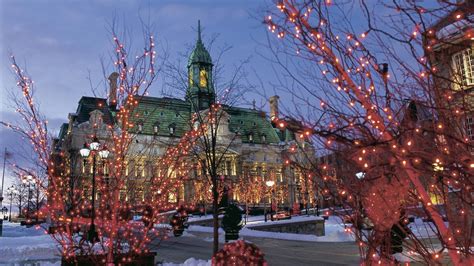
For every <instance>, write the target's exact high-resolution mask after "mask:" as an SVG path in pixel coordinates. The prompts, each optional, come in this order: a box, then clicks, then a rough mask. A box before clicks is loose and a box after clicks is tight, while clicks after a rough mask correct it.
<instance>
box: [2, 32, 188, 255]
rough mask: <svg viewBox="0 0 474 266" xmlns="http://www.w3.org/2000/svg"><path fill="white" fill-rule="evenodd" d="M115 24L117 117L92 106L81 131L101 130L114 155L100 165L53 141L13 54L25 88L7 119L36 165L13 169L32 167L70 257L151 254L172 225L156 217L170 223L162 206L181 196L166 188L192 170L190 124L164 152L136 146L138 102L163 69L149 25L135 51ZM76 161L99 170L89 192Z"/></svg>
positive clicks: (45, 211)
mask: <svg viewBox="0 0 474 266" xmlns="http://www.w3.org/2000/svg"><path fill="white" fill-rule="evenodd" d="M111 32H112V34H113V46H114V52H113V57H112V58H113V66H114V70H115V72H116V76H115V77H116V79H118V81H117V82H116V84H115V86H116V87H115V89H116V91H114V93H113V96H114V97H112V98H111V99H109V101H110V102H109V104H110V105H113V110H114V112H115V116H114V118H113V119H114V120H113V123H108V124H106V123H100V122H101V121H102V120H101V119H102V118H101V117H100V115H93V114H91V119H93V120H94V121H92V120H91V121H92V122H93V123H91V124H90V130H89V131H84V132H87V135H86V136H85V140H86V142H91V141H93V142H96V141H97V140H96V138H98V141H100V142H102V145H103V146H106V147H107V148H108V151H109V152H110V156H109V160H107V161H98V162H97V165H95V164H92V158H91V157H90V156H89V158H88V159H85V160H84V161H83V160H77V159H76V160H72V158H73V157H74V155H75V156H76V157H78V151H77V150H62V149H61V147H59V144H58V142H57V141H53V138H52V137H51V136H50V135H49V131H48V127H47V125H48V123H47V120H46V119H45V117H44V116H43V115H42V114H41V112H40V110H39V107H38V104H37V103H36V102H35V101H34V98H33V94H34V93H35V92H36V90H35V87H34V82H33V80H32V79H31V78H30V77H29V75H28V73H26V71H25V70H23V69H22V68H21V67H20V66H19V65H18V64H17V62H16V60H15V58H14V57H13V56H12V58H11V63H12V68H13V73H14V75H15V77H16V80H17V87H18V88H19V89H20V91H21V93H22V95H21V96H20V97H17V98H14V101H13V103H14V105H15V108H16V111H17V113H18V115H19V116H20V117H21V118H22V121H20V122H18V123H15V124H14V123H7V122H2V124H3V125H4V126H6V127H8V128H10V129H12V130H13V131H14V132H16V133H18V134H19V135H20V136H21V137H23V138H24V139H26V140H27V141H28V142H29V144H30V145H31V147H32V150H33V151H34V159H33V162H34V165H35V166H36V167H35V171H34V173H33V172H31V170H29V168H26V167H22V166H19V165H15V169H17V171H18V173H19V176H24V175H25V174H30V175H33V176H34V177H35V180H36V182H37V185H38V186H39V187H38V188H39V190H40V193H42V195H46V196H47V204H46V206H44V208H42V209H41V210H42V211H41V213H40V216H42V217H48V218H49V219H51V221H52V224H53V226H54V228H52V229H53V230H51V231H50V233H52V234H51V236H52V237H53V238H54V239H55V240H56V241H57V242H58V243H59V244H60V245H61V248H62V255H63V258H64V259H65V260H66V261H69V262H74V261H76V259H78V258H80V257H83V258H86V259H87V260H89V261H91V262H93V263H95V264H105V263H107V264H109V263H117V262H119V261H130V260H131V259H133V258H140V257H142V256H143V255H144V254H147V253H148V252H149V249H150V245H151V242H152V241H153V240H154V239H156V238H165V237H166V236H167V231H166V230H160V229H155V227H154V226H153V225H154V224H157V223H161V222H165V223H166V222H167V221H166V219H167V216H166V215H161V213H162V212H163V211H165V210H170V209H173V208H175V207H176V203H173V202H170V200H169V195H170V193H178V192H177V191H178V190H179V189H180V187H181V186H182V180H183V179H184V177H185V176H187V175H188V172H187V171H188V169H189V167H188V166H187V164H186V160H182V159H181V158H184V157H186V156H187V151H189V150H190V149H191V146H192V145H193V144H194V142H195V141H196V136H197V134H196V133H195V132H193V131H192V130H191V131H189V132H188V133H186V134H185V135H184V136H183V137H182V138H181V139H178V140H175V141H173V143H169V145H168V146H166V147H165V148H166V149H165V150H166V151H165V153H164V154H162V155H159V154H156V153H153V147H154V146H153V145H154V144H156V143H154V141H151V143H147V142H144V143H143V146H144V148H143V149H142V150H141V152H137V151H136V149H137V148H136V146H137V145H136V143H138V133H139V131H140V130H139V127H140V124H139V123H140V119H144V118H146V117H145V115H144V114H142V113H140V109H139V108H138V106H139V104H140V102H141V101H142V99H143V96H144V95H146V94H147V91H148V89H149V88H150V86H151V85H152V84H153V82H154V80H155V79H156V77H157V73H158V72H159V70H160V69H159V67H158V66H156V63H155V60H156V58H157V55H156V50H155V40H154V37H153V36H152V35H151V33H149V32H148V31H145V45H144V49H143V52H140V53H139V54H138V55H134V54H132V53H131V52H130V51H129V50H128V49H127V48H126V47H125V45H124V44H123V43H122V42H121V41H120V39H119V37H118V35H117V34H116V31H115V28H114V27H113V28H112V31H111ZM116 79H115V80H116ZM110 81H111V82H115V81H114V80H113V79H112V80H110ZM102 104H103V103H102V102H99V103H98V106H96V108H97V109H101V108H102V107H103V106H102ZM111 108H112V107H111ZM92 116H94V117H92ZM99 125H101V126H102V128H99ZM134 147H135V148H134ZM90 148H92V147H90ZM158 155H159V156H158ZM143 156H154V157H153V158H151V160H152V161H153V164H151V165H147V166H145V165H138V164H137V165H134V166H132V165H131V164H130V162H134V161H135V162H139V160H140V159H141V158H142V157H143ZM94 160H95V159H94ZM78 167H79V168H78ZM145 167H146V168H147V169H145ZM74 169H82V171H83V172H82V175H84V176H89V172H90V173H92V172H94V174H93V175H92V176H93V177H94V176H95V180H94V181H95V183H96V193H92V192H91V191H93V189H91V183H94V182H91V181H89V180H87V179H84V178H79V177H78V176H73V172H74V171H73V170H74ZM145 170H146V171H148V172H149V173H150V179H149V180H146V182H145V183H139V182H135V181H134V180H133V178H132V176H133V177H139V176H141V175H142V174H141V172H143V171H145ZM132 173H133V174H132ZM145 186H146V188H147V189H145ZM145 193H146V195H145ZM139 195H141V196H139ZM175 195H176V194H175ZM145 196H146V199H147V202H146V205H145V204H144V201H143V198H144V197H145ZM127 197H130V201H128V200H127V199H126V198H127ZM94 198H96V199H97V201H96V204H94V205H95V207H96V208H95V212H94V213H92V211H91V209H92V210H93V209H94V208H92V203H91V199H94ZM92 202H93V201H92ZM132 210H134V211H141V212H142V213H143V214H144V215H143V222H140V223H137V222H133V221H131V220H130V216H131V211H132ZM91 217H95V230H96V233H97V237H94V238H90V237H89V236H90V234H88V232H90V231H91V230H92V228H93V227H92V226H91Z"/></svg>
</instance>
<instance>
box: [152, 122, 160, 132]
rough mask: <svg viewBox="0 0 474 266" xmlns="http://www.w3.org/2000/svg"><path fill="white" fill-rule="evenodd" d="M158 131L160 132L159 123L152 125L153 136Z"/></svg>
mask: <svg viewBox="0 0 474 266" xmlns="http://www.w3.org/2000/svg"><path fill="white" fill-rule="evenodd" d="M158 131H160V122H156V123H155V124H154V125H153V133H154V134H158Z"/></svg>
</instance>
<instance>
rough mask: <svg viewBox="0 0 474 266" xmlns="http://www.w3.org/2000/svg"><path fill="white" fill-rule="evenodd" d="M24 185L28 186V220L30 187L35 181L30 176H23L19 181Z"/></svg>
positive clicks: (27, 214)
mask: <svg viewBox="0 0 474 266" xmlns="http://www.w3.org/2000/svg"><path fill="white" fill-rule="evenodd" d="M21 182H23V184H24V185H28V202H27V204H26V219H27V220H28V219H29V218H30V201H31V185H35V184H36V180H35V179H34V178H33V176H31V175H27V176H24V177H23V178H22V180H21Z"/></svg>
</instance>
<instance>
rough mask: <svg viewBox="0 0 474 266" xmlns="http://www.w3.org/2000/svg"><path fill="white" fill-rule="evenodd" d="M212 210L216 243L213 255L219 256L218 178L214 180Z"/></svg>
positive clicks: (214, 242) (214, 243)
mask: <svg viewBox="0 0 474 266" xmlns="http://www.w3.org/2000/svg"><path fill="white" fill-rule="evenodd" d="M212 183H213V184H212V210H213V214H212V217H213V229H214V230H213V236H214V241H213V247H212V254H213V255H215V254H217V251H218V249H219V214H218V213H217V211H218V208H217V207H218V206H217V205H218V198H219V194H218V193H217V177H213V178H212Z"/></svg>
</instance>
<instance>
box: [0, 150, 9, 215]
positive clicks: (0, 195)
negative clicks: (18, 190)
mask: <svg viewBox="0 0 474 266" xmlns="http://www.w3.org/2000/svg"><path fill="white" fill-rule="evenodd" d="M6 162H7V148H5V151H4V152H3V173H2V190H1V191H0V208H1V207H2V201H3V184H4V183H5V163H6Z"/></svg>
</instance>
